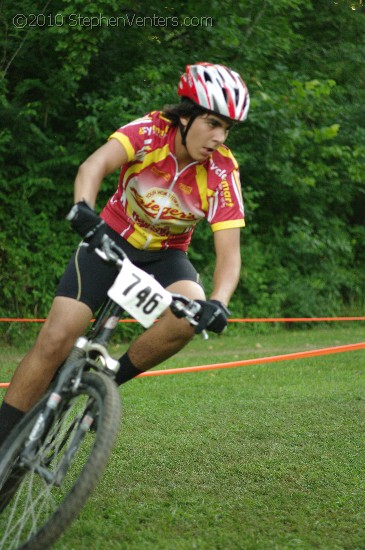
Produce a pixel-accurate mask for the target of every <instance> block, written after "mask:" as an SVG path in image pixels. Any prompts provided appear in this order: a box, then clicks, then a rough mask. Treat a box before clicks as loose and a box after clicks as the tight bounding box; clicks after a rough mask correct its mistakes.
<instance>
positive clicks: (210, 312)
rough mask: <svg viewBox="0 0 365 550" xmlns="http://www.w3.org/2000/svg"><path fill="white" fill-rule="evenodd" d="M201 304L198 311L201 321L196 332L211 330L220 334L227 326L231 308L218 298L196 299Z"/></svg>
mask: <svg viewBox="0 0 365 550" xmlns="http://www.w3.org/2000/svg"><path fill="white" fill-rule="evenodd" d="M196 302H197V303H198V304H200V306H201V310H200V312H199V313H198V319H199V323H198V325H197V326H196V327H195V332H196V334H200V333H201V332H203V330H205V329H206V330H210V331H211V332H215V333H217V334H220V333H221V332H223V331H224V329H225V328H226V327H227V317H228V315H229V313H230V312H229V310H228V309H227V308H226V306H225V305H224V304H222V302H219V301H218V300H196Z"/></svg>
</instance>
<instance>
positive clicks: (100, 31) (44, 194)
mask: <svg viewBox="0 0 365 550" xmlns="http://www.w3.org/2000/svg"><path fill="white" fill-rule="evenodd" d="M355 8H356V9H355ZM17 14H24V16H25V17H26V19H23V20H17V19H16V16H17ZM32 14H33V15H32ZM19 21H20V23H22V22H23V23H24V21H26V23H25V24H24V25H23V23H22V24H20V23H19ZM20 27H22V28H20ZM0 32H1V46H0V47H1V50H0V51H1V53H0V121H1V126H0V157H1V162H0V200H1V210H0V261H1V271H0V303H1V315H6V316H22V315H34V314H36V315H45V314H46V312H47V309H48V307H49V305H50V302H51V299H52V296H53V292H54V288H55V285H56V283H57V280H58V278H59V277H60V275H61V274H62V272H63V269H64V267H65V263H66V261H67V259H68V256H69V255H70V253H71V251H72V249H73V247H74V245H75V243H76V242H77V238H76V237H75V236H74V235H73V234H72V232H71V230H70V229H69V228H68V226H67V223H66V222H65V220H64V217H65V214H66V212H67V211H68V209H69V207H70V205H71V203H72V186H73V179H74V176H75V173H76V170H77V166H78V165H79V164H80V162H81V161H82V160H83V159H84V158H85V157H86V156H87V155H88V154H90V153H91V152H92V151H93V150H94V149H95V148H96V147H98V146H100V145H101V144H102V143H103V142H104V141H105V139H106V138H107V136H108V135H109V134H110V133H111V132H112V131H113V130H115V129H116V128H118V127H119V126H121V125H122V124H125V123H126V122H128V121H130V120H132V119H133V118H135V117H137V116H140V115H142V114H144V113H146V112H148V111H150V110H152V109H158V108H161V107H162V106H163V105H164V104H166V103H172V102H175V101H176V99H175V98H176V83H177V80H178V78H179V76H180V74H181V72H182V71H183V69H184V67H185V65H186V64H187V63H192V62H196V61H201V60H209V61H212V62H217V63H224V64H226V65H229V66H232V67H234V68H235V69H236V70H237V71H239V72H240V73H241V74H242V76H243V77H244V79H245V80H246V82H247V84H248V86H249V89H250V94H251V98H252V108H251V112H250V115H249V119H248V121H247V123H245V124H244V125H242V127H240V128H235V129H234V130H233V131H232V134H231V136H230V138H229V142H228V143H229V145H230V146H231V148H232V150H233V151H234V153H235V154H236V157H237V159H238V160H239V163H240V167H241V177H242V182H243V190H244V196H245V203H246V211H247V228H246V229H245V230H244V232H243V237H242V256H243V267H242V277H241V281H240V284H239V288H238V291H237V292H236V294H235V297H234V300H233V303H232V310H233V312H234V314H235V315H240V316H257V315H275V316H277V315H280V316H286V315H290V316H295V315H330V314H336V313H339V312H344V311H346V310H347V311H349V308H352V309H354V308H360V307H363V306H364V294H365V292H364V290H365V276H364V267H363V266H364V259H365V252H364V244H363V243H364V240H365V216H364V211H365V209H364V206H365V185H364V180H365V170H364V161H365V146H364V143H365V139H364V138H365V109H364V105H365V63H364V61H365V59H364V58H365V44H364V42H365V13H364V9H363V8H362V3H361V2H355V1H354V2H352V3H351V2H347V1H337V2H335V1H330V0H315V1H314V0H312V1H308V2H305V3H303V2H300V1H299V0H263V1H262V2H256V1H254V0H243V1H241V2H239V3H237V2H234V1H233V0H228V1H227V2H226V3H225V4H224V9H223V10H222V3H221V2H218V1H217V0H210V1H209V2H207V1H205V0H203V1H202V2H200V3H199V5H196V3H194V2H192V1H190V0H187V1H180V2H175V3H174V4H173V5H172V4H169V5H167V6H166V3H163V4H162V3H160V2H157V1H154V0H152V2H149V3H148V4H147V3H146V2H143V1H136V2H134V3H133V8H128V9H127V8H122V7H121V5H120V3H119V2H117V1H116V0H111V1H106V0H103V1H101V2H98V3H97V4H95V3H85V2H82V1H81V0H73V1H72V2H71V1H69V0H53V1H48V2H45V5H44V6H43V7H42V9H40V10H39V12H38V11H37V12H36V13H35V8H34V3H32V2H29V1H27V0H26V1H23V2H20V1H19V0H15V1H13V2H11V3H10V2H9V1H5V2H2V3H1V4H0ZM116 181H117V175H113V176H111V177H109V178H108V179H107V180H106V182H105V184H104V186H103V189H102V192H101V194H100V198H99V206H100V207H101V206H102V204H103V202H104V201H105V199H106V198H107V197H108V196H109V195H110V194H111V192H112V191H113V190H114V188H115V186H116ZM210 239H211V236H210V229H209V227H208V226H207V224H202V225H201V226H200V227H199V228H197V231H196V234H195V236H194V240H193V246H192V249H191V257H192V259H193V260H194V261H195V263H196V264H197V266H198V268H200V270H201V272H202V274H203V277H204V279H205V280H206V283H207V286H208V288H209V284H210V283H209V281H210V277H211V273H212V267H213V262H214V254H213V250H212V246H207V243H208V242H209V243H210V242H211V241H210Z"/></svg>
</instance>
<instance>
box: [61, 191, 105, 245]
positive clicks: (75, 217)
mask: <svg viewBox="0 0 365 550" xmlns="http://www.w3.org/2000/svg"><path fill="white" fill-rule="evenodd" d="M67 219H68V220H69V221H70V222H71V227H72V229H74V231H76V233H78V234H79V235H81V237H84V239H85V241H86V242H87V243H88V244H89V247H90V249H91V250H93V249H95V248H97V247H98V246H100V244H101V242H102V239H103V236H104V235H105V233H106V224H105V222H104V221H103V220H102V219H101V218H100V216H98V215H97V214H96V213H95V212H94V210H93V209H92V208H90V206H89V205H88V204H87V202H85V201H80V202H78V203H76V204H75V205H74V206H73V207H72V208H71V210H70V212H69V213H68V215H67Z"/></svg>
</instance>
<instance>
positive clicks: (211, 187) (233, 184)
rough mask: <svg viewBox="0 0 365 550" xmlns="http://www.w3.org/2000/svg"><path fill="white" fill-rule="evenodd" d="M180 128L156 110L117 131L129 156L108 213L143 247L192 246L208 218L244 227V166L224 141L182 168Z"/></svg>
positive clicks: (214, 224)
mask: <svg viewBox="0 0 365 550" xmlns="http://www.w3.org/2000/svg"><path fill="white" fill-rule="evenodd" d="M176 132H177V128H176V127H173V126H171V121H170V120H168V119H166V118H164V117H163V116H162V114H161V112H158V111H154V112H152V113H150V114H148V115H146V116H145V117H143V118H140V119H138V120H135V121H134V122H131V123H130V124H127V125H126V126H123V127H122V128H120V129H119V130H117V131H116V132H114V133H113V134H112V135H111V136H110V138H109V139H117V140H118V141H119V142H120V143H121V144H122V145H123V147H124V148H125V150H126V152H127V155H128V162H127V164H125V165H123V167H122V169H121V172H120V178H119V185H118V189H117V191H116V192H115V194H114V195H113V196H112V197H111V199H110V200H109V202H108V203H107V205H106V206H105V208H104V210H103V211H102V213H101V216H102V218H103V219H104V220H105V221H106V223H107V224H108V225H110V226H111V227H112V228H113V229H114V230H115V231H117V232H118V233H119V234H121V235H122V236H123V237H124V238H125V239H126V240H127V241H128V242H129V243H130V244H132V245H133V246H134V247H136V248H139V249H149V250H157V249H165V248H177V249H180V250H184V251H186V250H187V248H188V245H189V243H190V240H191V236H192V233H193V230H194V227H195V225H196V224H197V223H198V222H199V221H200V220H202V219H204V218H206V219H207V220H208V222H209V223H210V224H211V228H212V230H213V231H218V230H220V229H228V228H232V227H243V226H244V225H245V222H244V211H243V201H242V194H241V185H240V180H239V172H238V166H237V162H236V160H235V158H234V157H233V155H232V153H231V151H230V150H229V149H228V147H226V146H225V145H222V146H220V147H219V148H218V149H217V150H216V151H214V152H213V153H212V154H211V155H210V157H209V158H208V159H206V160H205V161H203V162H192V163H191V164H189V165H188V166H186V167H185V168H183V169H182V170H180V171H179V169H178V163H177V160H176V157H175V136H176Z"/></svg>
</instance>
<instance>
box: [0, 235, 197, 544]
mask: <svg viewBox="0 0 365 550" xmlns="http://www.w3.org/2000/svg"><path fill="white" fill-rule="evenodd" d="M96 252H97V253H98V254H99V255H100V256H101V257H102V258H103V259H104V260H105V261H108V262H112V263H114V264H115V265H116V266H117V267H118V269H119V274H118V276H117V278H116V280H115V282H114V284H113V285H112V287H111V289H109V291H108V298H107V300H106V302H105V303H104V305H103V306H102V308H101V310H100V312H99V314H98V316H97V318H96V320H95V321H94V322H93V324H92V326H91V329H90V330H89V331H88V333H87V334H86V336H82V337H80V338H78V340H77V341H76V343H75V345H74V347H73V349H72V351H71V353H70V355H69V357H68V358H67V359H66V361H65V362H64V363H63V365H62V366H61V368H60V369H59V371H58V373H57V375H56V377H55V379H54V381H53V382H52V384H51V385H50V388H49V390H48V391H47V393H46V395H45V396H44V397H43V398H42V399H41V400H40V402H39V403H37V404H36V405H35V406H34V407H33V408H32V409H31V410H30V411H29V412H28V413H27V414H26V415H25V416H24V418H23V419H22V421H21V422H20V423H19V425H18V426H17V428H16V429H15V430H13V432H12V433H11V434H10V436H9V439H8V441H7V442H6V445H5V446H4V447H5V448H4V449H3V450H1V453H0V549H1V550H15V549H27V550H35V549H37V550H41V549H46V548H49V547H50V545H51V544H52V543H53V542H54V541H55V540H56V539H57V538H58V537H59V536H60V535H61V534H62V533H63V532H64V530H65V529H66V528H67V527H68V526H69V525H70V523H71V522H72V521H73V519H75V517H76V515H77V514H78V512H79V511H80V510H81V508H82V507H83V505H84V503H85V502H86V500H87V498H88V497H89V496H90V494H91V492H92V490H93V489H94V488H95V486H96V485H97V483H98V480H99V478H100V476H101V474H102V472H103V470H104V468H105V466H106V463H107V460H108V458H109V456H110V454H111V452H112V450H113V447H114V444H115V440H116V436H117V433H118V429H119V423H120V414H121V411H120V408H121V405H120V396H119V392H118V389H117V386H116V384H115V382H114V380H113V379H114V377H115V374H116V372H117V371H118V369H119V362H118V361H117V360H115V359H114V358H112V357H111V356H110V354H109V352H108V349H107V344H108V342H109V340H110V338H111V336H112V335H113V333H114V331H115V329H116V327H117V325H118V322H119V319H120V317H121V315H122V313H123V312H124V311H127V312H128V313H129V314H130V315H132V316H133V317H134V318H135V319H136V320H137V321H138V322H140V323H141V324H142V325H143V326H144V327H146V328H148V327H149V326H151V324H152V323H153V322H155V321H156V319H157V318H158V317H159V315H160V314H161V313H162V312H163V311H164V310H165V309H167V308H168V307H169V308H170V309H171V310H172V312H173V313H174V314H175V315H176V316H177V317H181V318H183V317H184V318H186V319H187V320H188V322H189V323H190V324H192V325H197V323H198V321H197V314H198V313H199V310H200V305H199V304H197V303H196V302H194V301H192V300H188V299H187V298H184V297H183V296H180V295H178V294H171V293H169V292H168V291H166V290H165V289H164V288H163V287H162V286H161V285H160V284H159V283H158V282H157V281H156V280H155V279H154V278H153V277H151V276H150V275H148V274H146V273H145V272H144V271H142V270H140V269H139V268H137V267H135V266H134V265H133V264H132V263H131V262H130V261H129V260H128V258H127V257H126V255H125V253H124V252H123V251H122V250H121V249H120V248H119V247H117V245H116V244H115V243H114V241H112V240H111V239H110V238H109V237H107V236H104V238H103V241H102V245H101V246H100V248H98V249H97V250H96Z"/></svg>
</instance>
